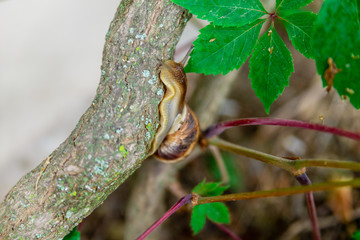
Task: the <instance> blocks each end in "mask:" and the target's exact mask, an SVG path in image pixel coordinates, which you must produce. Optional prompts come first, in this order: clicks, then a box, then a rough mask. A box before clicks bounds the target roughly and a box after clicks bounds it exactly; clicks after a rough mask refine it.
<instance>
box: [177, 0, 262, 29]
mask: <svg viewBox="0 0 360 240" xmlns="http://www.w3.org/2000/svg"><path fill="white" fill-rule="evenodd" d="M172 1H173V2H174V3H176V4H178V5H180V6H182V7H184V8H186V9H188V10H189V11H190V12H191V13H192V14H194V15H196V16H197V17H198V18H200V19H204V20H208V21H210V22H213V23H214V24H215V25H221V26H242V25H245V24H249V23H252V22H254V21H255V20H257V19H258V18H260V17H261V16H263V15H265V14H266V10H265V9H264V7H263V5H262V4H261V3H260V1H259V0H212V1H207V0H172Z"/></svg>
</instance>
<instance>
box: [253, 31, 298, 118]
mask: <svg viewBox="0 0 360 240" xmlns="http://www.w3.org/2000/svg"><path fill="white" fill-rule="evenodd" d="M293 71H294V67H293V63H292V58H291V54H290V51H289V50H288V49H287V48H286V46H285V43H284V42H283V41H282V40H281V38H280V36H279V35H278V34H277V33H276V31H275V29H274V27H273V26H272V27H271V28H270V29H269V31H268V32H266V33H265V34H264V35H262V37H261V38H260V39H259V41H258V43H257V44H256V46H255V49H254V52H253V56H252V57H251V59H250V73H249V76H250V78H251V85H252V87H253V89H254V91H255V93H256V96H258V97H259V98H260V99H261V102H262V103H263V105H264V108H265V110H266V112H267V113H269V110H270V106H271V104H272V103H273V102H274V101H275V100H276V98H277V97H278V96H279V95H281V93H282V92H283V91H284V88H285V86H288V85H289V77H290V75H291V73H292V72H293ZM264 90H266V91H264Z"/></svg>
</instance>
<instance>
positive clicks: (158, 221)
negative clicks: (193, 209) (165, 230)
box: [137, 194, 191, 240]
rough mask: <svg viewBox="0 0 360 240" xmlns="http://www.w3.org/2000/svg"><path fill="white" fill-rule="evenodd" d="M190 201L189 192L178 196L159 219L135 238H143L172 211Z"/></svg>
mask: <svg viewBox="0 0 360 240" xmlns="http://www.w3.org/2000/svg"><path fill="white" fill-rule="evenodd" d="M190 202H191V194H188V195H186V196H185V197H182V198H180V200H179V201H177V202H176V203H175V204H174V206H172V207H171V208H170V209H169V210H168V211H167V212H166V213H165V214H164V215H163V216H162V217H161V218H159V220H157V221H156V222H155V223H154V224H153V225H151V226H150V227H149V228H148V229H146V231H145V232H144V233H143V234H141V235H140V236H139V237H138V238H137V240H143V239H145V238H146V237H147V236H148V235H149V234H150V233H152V232H153V231H154V230H155V229H156V228H157V227H158V226H159V225H160V224H161V223H163V222H164V221H165V220H166V219H168V218H169V217H170V216H171V215H173V213H175V212H176V211H177V210H179V209H180V208H181V207H182V206H184V205H186V204H188V203H190Z"/></svg>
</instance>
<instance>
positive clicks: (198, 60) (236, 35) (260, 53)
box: [173, 0, 316, 113]
mask: <svg viewBox="0 0 360 240" xmlns="http://www.w3.org/2000/svg"><path fill="white" fill-rule="evenodd" d="M173 2H174V3H176V4H179V5H180V6H183V7H185V8H187V9H188V10H189V11H190V12H191V13H193V14H195V15H197V17H198V18H201V19H205V20H208V21H210V22H211V24H210V25H209V26H206V27H205V28H203V29H201V30H200V35H199V37H198V39H197V40H196V41H195V42H194V50H193V52H192V53H191V55H190V56H191V58H190V60H189V63H188V65H187V66H186V68H185V71H186V72H197V73H204V74H221V73H222V74H227V73H228V72H229V71H231V70H233V69H237V68H239V67H240V66H241V65H242V64H243V63H244V62H245V61H246V59H247V58H248V57H249V56H250V55H252V57H251V60H250V69H251V70H250V78H251V82H252V88H253V89H254V91H255V93H256V95H257V96H258V97H259V98H260V100H261V101H262V103H263V105H264V107H265V110H266V112H267V113H269V110H270V106H271V104H272V103H273V102H274V101H275V100H276V99H277V98H278V97H279V96H280V95H281V94H282V92H283V90H284V88H285V86H288V85H289V78H290V75H291V73H292V72H293V71H294V68H293V63H292V57H291V55H290V53H289V51H288V50H287V48H286V46H285V44H284V43H283V41H282V40H281V38H280V37H279V35H278V34H277V32H276V30H275V27H274V22H275V20H279V21H281V22H283V23H284V25H285V28H286V31H287V32H288V34H289V38H290V40H291V42H292V44H293V45H294V47H295V48H296V49H297V50H299V51H300V52H301V53H302V54H304V55H305V56H306V57H307V58H310V57H312V55H313V54H312V53H313V51H312V46H311V44H309V43H310V40H311V33H312V26H313V23H314V21H315V20H316V14H313V13H311V12H304V11H300V10H299V9H300V8H302V7H304V6H306V5H308V4H309V3H310V2H312V0H276V6H275V12H274V13H268V12H267V11H266V10H265V8H264V7H263V6H262V5H261V3H260V1H259V0H251V1H250V0H249V1H248V0H213V1H206V0H173ZM264 16H265V18H264ZM267 19H269V20H270V21H271V22H272V23H271V25H270V28H269V29H268V30H267V32H266V33H265V34H264V35H263V36H262V37H261V38H260V39H259V33H260V29H261V27H262V26H263V24H264V23H265V21H266V20H267Z"/></svg>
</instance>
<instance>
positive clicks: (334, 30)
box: [312, 0, 360, 108]
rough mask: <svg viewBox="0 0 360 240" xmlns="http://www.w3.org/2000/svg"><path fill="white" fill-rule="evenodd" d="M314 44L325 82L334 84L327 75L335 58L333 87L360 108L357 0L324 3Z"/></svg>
mask: <svg viewBox="0 0 360 240" xmlns="http://www.w3.org/2000/svg"><path fill="white" fill-rule="evenodd" d="M312 47H313V49H314V58H315V60H316V67H317V70H318V73H319V74H320V75H321V76H322V80H323V85H324V86H326V85H328V82H329V81H330V82H329V84H330V85H331V84H332V81H331V79H329V77H325V72H326V70H327V69H328V68H329V63H328V61H329V58H331V59H332V60H333V62H334V63H335V65H336V68H337V69H338V70H339V72H337V73H336V74H335V77H334V78H333V87H334V88H335V89H336V90H337V92H338V93H339V95H340V96H342V97H343V98H349V99H350V102H351V103H352V105H353V106H354V107H355V108H360V81H359V80H360V31H359V13H358V8H357V2H356V1H355V0H342V1H337V0H327V1H325V2H324V3H323V5H322V7H321V10H320V12H319V17H318V19H317V20H316V22H315V25H314V29H313V37H312ZM329 70H331V69H329Z"/></svg>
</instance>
